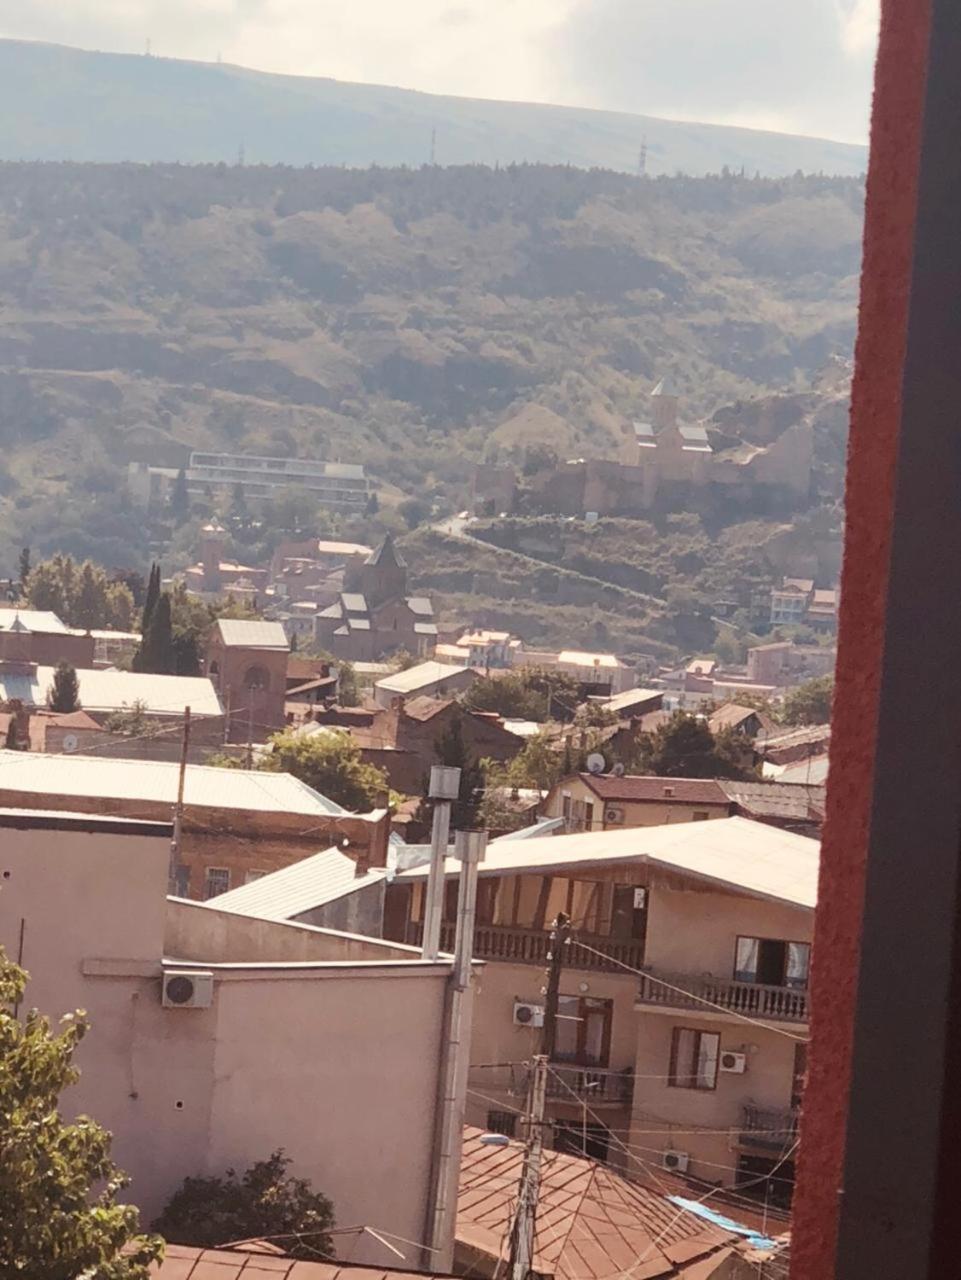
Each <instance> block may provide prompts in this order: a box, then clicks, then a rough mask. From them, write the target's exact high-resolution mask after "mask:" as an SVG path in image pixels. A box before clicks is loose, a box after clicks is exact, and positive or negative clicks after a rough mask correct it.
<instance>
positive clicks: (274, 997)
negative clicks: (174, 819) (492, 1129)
mask: <svg viewBox="0 0 961 1280" xmlns="http://www.w3.org/2000/svg"><path fill="white" fill-rule="evenodd" d="M168 853H169V839H168V838H167V837H135V836H131V835H129V834H124V835H115V834H112V835H104V834H102V833H99V834H84V833H77V832H72V831H70V832H65V831H62V830H58V831H50V830H46V831H19V830H10V829H3V830H2V831H0V877H2V878H0V943H2V944H3V946H4V947H5V948H6V949H7V951H8V953H9V954H10V955H12V956H16V955H17V946H18V938H19V933H20V922H21V920H24V921H25V930H24V944H25V945H24V956H23V958H24V963H25V964H26V966H27V967H28V968H29V969H30V971H31V974H32V981H31V984H30V987H29V989H28V1003H29V1004H30V1005H36V1006H37V1007H39V1008H41V1009H43V1010H44V1011H45V1012H49V1013H50V1014H52V1015H53V1016H54V1017H55V1018H56V1016H58V1015H59V1014H60V1013H62V1012H65V1011H68V1010H72V1009H74V1008H77V1007H82V1008H85V1009H86V1010H87V1012H88V1014H89V1018H90V1022H91V1031H90V1033H89V1035H88V1036H87V1038H86V1039H85V1040H84V1042H83V1044H82V1045H81V1047H80V1050H79V1053H78V1056H77V1061H78V1065H79V1066H80V1067H81V1071H82V1075H81V1079H80V1082H79V1084H77V1085H76V1086H75V1087H73V1088H72V1089H71V1090H70V1091H69V1092H68V1094H66V1095H65V1097H64V1100H63V1105H64V1110H65V1112H66V1113H67V1114H77V1113H80V1112H88V1113H89V1114H91V1115H93V1116H94V1117H95V1118H96V1119H98V1120H99V1121H100V1122H101V1123H103V1124H104V1125H105V1126H106V1127H107V1128H109V1129H110V1130H112V1131H113V1133H114V1134H115V1144H114V1153H115V1157H116V1159H117V1161H118V1163H119V1164H120V1165H121V1166H122V1167H123V1168H125V1169H126V1170H127V1171H128V1172H129V1173H130V1174H131V1176H132V1179H133V1182H132V1186H131V1190H130V1192H129V1195H130V1196H131V1198H132V1199H133V1200H134V1202H135V1203H137V1204H139V1205H140V1206H141V1208H142V1210H143V1213H144V1219H145V1220H146V1221H149V1220H150V1219H151V1218H152V1217H153V1216H154V1215H155V1214H156V1213H157V1212H158V1211H159V1209H160V1208H161V1207H162V1206H163V1204H164V1203H165V1201H166V1199H167V1198H168V1197H169V1195H170V1194H171V1192H172V1191H173V1190H174V1189H175V1188H176V1187H177V1186H178V1185H179V1183H180V1182H181V1180H182V1179H183V1178H184V1177H185V1176H187V1175H190V1174H216V1173H220V1172H222V1171H223V1170H224V1169H225V1168H226V1167H228V1166H230V1165H233V1166H235V1167H239V1168H243V1167H246V1165H248V1164H249V1163H251V1162H253V1161H255V1160H258V1159H261V1158H263V1157H265V1156H267V1155H269V1154H270V1152H271V1151H273V1150H274V1149H275V1148H276V1147H278V1146H283V1147H285V1148H286V1149H287V1152H288V1154H289V1155H290V1156H292V1157H293V1159H294V1171H295V1172H296V1173H297V1174H298V1175H301V1176H304V1177H307V1178H309V1179H310V1180H311V1181H312V1182H313V1184H314V1186H315V1187H317V1188H318V1189H319V1190H322V1191H324V1192H325V1193H327V1194H328V1195H330V1196H331V1198H332V1199H333V1200H334V1203H335V1208H336V1212H337V1219H338V1222H339V1223H340V1224H342V1225H345V1226H346V1225H352V1224H358V1223H366V1224H369V1225H371V1226H374V1227H378V1226H379V1227H381V1228H384V1229H386V1230H387V1231H390V1232H394V1233H396V1234H398V1235H402V1236H405V1237H407V1238H408V1239H411V1240H421V1239H423V1235H424V1213H425V1205H426V1200H427V1191H428V1174H429V1165H430V1160H431V1153H432V1140H433V1116H434V1111H435V1098H436V1091H437V1070H438V1066H437V1064H438V1060H439V1059H438V1050H439V1045H440V1039H441V1033H442V1021H443V1008H444V992H445V985H446V977H447V972H448V970H447V969H446V968H445V967H444V966H441V965H424V964H422V963H420V962H410V961H406V960H400V959H395V958H393V957H397V956H402V955H405V954H409V953H405V952H404V951H403V949H401V948H398V947H394V946H381V947H377V946H376V945H375V944H370V943H363V942H355V941H351V940H349V939H348V940H346V941H345V943H344V950H343V952H342V962H341V963H338V962H333V963H330V962H318V961H313V962H311V961H309V960H307V959H304V960H303V961H302V962H301V963H297V962H293V963H287V964H283V963H277V964H264V963H259V964H249V965H244V964H238V963H236V959H239V954H240V952H241V951H242V947H241V945H240V943H241V941H242V938H243V935H244V934H245V933H246V934H247V935H248V938H249V941H250V945H251V948H252V949H255V948H256V946H259V947H260V948H261V950H262V951H268V952H269V951H270V950H272V949H273V950H274V952H275V954H276V955H277V956H280V955H282V954H285V953H288V952H289V953H290V954H294V953H296V952H298V951H302V952H313V951H315V950H316V949H318V948H319V949H320V950H321V951H329V950H331V949H332V948H333V947H334V945H335V942H336V938H337V935H336V934H332V933H330V932H326V931H318V930H300V929H299V928H297V927H295V926H289V927H288V929H286V930H285V928H284V927H283V926H271V925H263V922H242V921H241V920H240V918H236V919H235V920H234V921H225V920H224V919H223V916H222V915H219V914H218V913H216V912H208V913H204V909H203V908H200V907H197V906H193V905H191V904H186V905H184V906H179V905H178V904H174V909H173V912H172V915H173V917H174V924H173V925H172V927H171V937H172V938H179V939H180V941H181V944H182V945H183V946H184V947H187V948H188V949H189V951H190V952H191V953H192V955H193V956H195V957H196V960H197V961H198V962H202V961H203V960H204V959H205V958H206V959H208V960H209V959H210V956H211V954H212V953H213V954H214V958H216V959H219V958H220V957H219V956H217V955H216V952H217V949H218V948H221V950H222V952H223V953H225V954H229V955H231V956H232V957H235V958H236V959H235V960H233V961H232V962H231V963H230V964H229V965H226V966H224V967H221V968H216V967H215V968H214V969H213V972H214V974H215V984H214V1000H213V1005H212V1007H211V1008H210V1009H165V1008H164V1007H163V1006H162V1004H161V1000H160V993H161V980H160V973H161V967H160V958H161V956H162V955H163V949H164V928H165V911H166V899H165V893H166V878H167V861H168ZM7 873H9V874H7ZM204 925H206V926H208V927H209V951H208V952H207V953H206V957H205V953H204V950H203V948H202V940H201V934H200V932H199V931H200V930H201V929H202V927H203V926H204ZM297 935H302V938H301V940H299V941H298V940H297ZM191 939H192V940H191ZM358 949H359V950H360V951H363V952H366V953H367V954H366V955H365V956H364V958H363V959H361V960H354V959H352V958H351V959H350V960H349V961H347V960H343V957H345V956H351V957H352V956H353V955H354V953H355V952H357V951H358ZM374 956H376V957H377V959H376V960H373V959H371V957H374ZM298 959H299V957H298ZM381 959H382V961H383V962H382V963H381V962H379V961H380V960H381ZM198 967H201V964H200V963H198ZM399 1168H402V1169H403V1174H404V1176H403V1177H398V1176H397V1170H398V1169H399ZM353 1256H354V1257H355V1258H356V1259H357V1260H368V1261H371V1262H375V1261H376V1262H379V1263H380V1264H382V1265H383V1264H386V1263H388V1262H389V1261H390V1260H391V1258H393V1257H394V1255H391V1254H389V1252H388V1251H386V1250H384V1249H383V1247H382V1246H380V1245H378V1244H376V1242H373V1241H371V1240H368V1241H367V1242H366V1243H364V1244H362V1245H361V1246H360V1248H359V1249H358V1250H357V1252H355V1253H354V1255H353ZM394 1260H395V1261H396V1258H394ZM425 1262H426V1259H424V1258H421V1257H419V1256H417V1251H416V1250H412V1251H410V1256H409V1257H408V1258H407V1263H408V1265H413V1266H420V1265H424V1264H425Z"/></svg>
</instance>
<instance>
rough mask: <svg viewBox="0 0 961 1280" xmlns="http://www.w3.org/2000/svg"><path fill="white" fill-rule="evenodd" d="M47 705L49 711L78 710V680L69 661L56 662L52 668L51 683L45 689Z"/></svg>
mask: <svg viewBox="0 0 961 1280" xmlns="http://www.w3.org/2000/svg"><path fill="white" fill-rule="evenodd" d="M47 706H48V707H49V708H50V710H51V711H60V712H70V711H79V710H80V682H79V680H78V679H77V669H76V667H74V666H73V665H72V664H71V663H69V662H58V663H57V665H56V667H55V668H54V673H53V684H51V686H50V688H49V689H48V690H47Z"/></svg>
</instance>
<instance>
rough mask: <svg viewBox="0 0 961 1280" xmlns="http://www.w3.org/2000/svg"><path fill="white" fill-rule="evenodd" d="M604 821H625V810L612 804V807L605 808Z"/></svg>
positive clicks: (612, 822)
mask: <svg viewBox="0 0 961 1280" xmlns="http://www.w3.org/2000/svg"><path fill="white" fill-rule="evenodd" d="M604 821H605V822H610V823H611V824H614V823H620V822H623V821H624V810H623V809H618V808H616V807H615V806H614V805H611V807H610V808H608V809H605V810H604Z"/></svg>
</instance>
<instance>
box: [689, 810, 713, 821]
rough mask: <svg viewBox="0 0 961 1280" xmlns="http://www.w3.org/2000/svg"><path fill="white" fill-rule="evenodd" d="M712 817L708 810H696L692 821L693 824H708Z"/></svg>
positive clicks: (692, 815)
mask: <svg viewBox="0 0 961 1280" xmlns="http://www.w3.org/2000/svg"><path fill="white" fill-rule="evenodd" d="M710 816H711V815H710V814H709V813H708V811H707V810H706V809H695V810H694V812H693V813H692V814H691V821H692V822H707V820H708V818H710Z"/></svg>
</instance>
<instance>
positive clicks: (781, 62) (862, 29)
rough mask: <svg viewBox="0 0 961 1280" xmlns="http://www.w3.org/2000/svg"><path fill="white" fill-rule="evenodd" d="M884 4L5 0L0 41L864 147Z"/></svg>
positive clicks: (827, 0)
mask: <svg viewBox="0 0 961 1280" xmlns="http://www.w3.org/2000/svg"><path fill="white" fill-rule="evenodd" d="M878 5H879V0H346V2H345V0H0V35H3V36H11V37H17V38H20V39H30V40H50V41H56V42H59V43H62V44H72V45H77V46H80V47H82V48H86V49H101V50H113V51H118V52H134V53H142V52H143V51H144V48H145V44H146V41H147V39H148V38H149V40H150V44H151V49H152V51H153V53H155V54H158V55H166V56H169V57H182V58H198V59H202V60H208V61H214V60H215V59H216V58H217V57H218V56H219V57H221V58H222V59H223V60H224V61H225V62H235V63H239V64H241V65H243V66H249V67H255V68H258V69H260V70H264V71H278V72H284V73H290V74H295V75H321V76H334V77H336V78H337V79H341V80H357V81H362V82H366V83H373V84H391V85H400V86H403V87H405V88H410V89H422V90H426V91H428V92H433V93H451V94H458V95H462V96H468V97H484V98H506V99H514V100H518V101H536V102H553V103H563V104H566V105H569V106H579V107H600V108H606V109H610V110H617V111H634V112H640V113H643V114H647V115H660V116H668V117H671V118H674V119H681V120H698V121H708V122H712V123H717V124H737V125H745V126H749V127H753V128H762V129H775V130H779V131H784V132H790V133H807V134H814V135H819V136H822V137H829V138H837V139H840V140H842V141H848V142H864V141H866V138H867V120H868V107H869V100H870V86H871V68H872V64H873V58H874V48H875V43H876V37H877V23H878Z"/></svg>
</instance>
